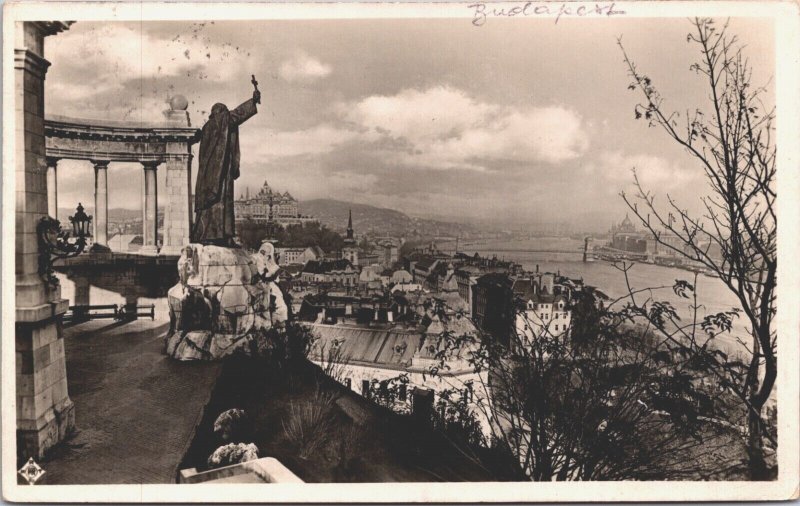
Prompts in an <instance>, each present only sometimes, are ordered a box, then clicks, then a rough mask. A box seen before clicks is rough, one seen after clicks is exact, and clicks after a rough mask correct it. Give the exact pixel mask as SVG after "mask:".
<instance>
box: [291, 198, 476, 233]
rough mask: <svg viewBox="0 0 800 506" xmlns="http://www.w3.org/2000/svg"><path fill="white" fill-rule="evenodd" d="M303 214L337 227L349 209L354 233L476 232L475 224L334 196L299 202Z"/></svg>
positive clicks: (342, 225) (341, 226)
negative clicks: (418, 216)
mask: <svg viewBox="0 0 800 506" xmlns="http://www.w3.org/2000/svg"><path fill="white" fill-rule="evenodd" d="M298 207H299V208H300V212H301V213H302V214H307V215H311V216H313V217H315V218H317V219H318V220H319V221H320V223H322V224H323V225H325V226H327V227H329V228H331V229H333V230H337V231H342V230H344V229H345V228H346V227H347V215H348V211H350V210H352V211H353V229H354V230H355V233H356V235H359V234H363V233H366V232H370V233H372V234H377V235H401V236H406V237H408V236H412V235H415V234H416V235H420V236H426V237H428V236H456V235H461V236H465V235H470V234H474V233H476V232H477V229H476V227H474V226H473V225H469V224H464V223H452V222H447V221H439V220H431V219H426V218H412V217H410V216H408V215H407V214H405V213H402V212H400V211H396V210H394V209H386V208H383V207H376V206H370V205H366V204H354V203H351V202H344V201H341V200H334V199H314V200H307V201H304V202H300V203H299V206H298Z"/></svg>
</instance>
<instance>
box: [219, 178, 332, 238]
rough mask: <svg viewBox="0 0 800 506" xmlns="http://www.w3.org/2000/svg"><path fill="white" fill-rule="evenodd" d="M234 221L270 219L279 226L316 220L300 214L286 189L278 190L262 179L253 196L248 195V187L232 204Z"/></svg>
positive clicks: (295, 202)
mask: <svg viewBox="0 0 800 506" xmlns="http://www.w3.org/2000/svg"><path fill="white" fill-rule="evenodd" d="M233 209H234V212H235V213H236V221H237V222H239V221H245V220H252V221H255V222H256V223H267V222H269V221H270V219H272V220H274V221H275V222H276V223H278V224H279V225H281V226H284V227H285V226H287V225H300V224H302V223H305V222H312V221H317V220H316V218H312V217H311V216H303V215H301V214H300V212H299V210H298V206H297V199H295V198H294V197H292V196H291V195H290V194H289V192H288V191H286V192H283V193H281V192H278V191H274V190H273V189H272V187H270V185H269V183H267V182H266V181H264V185H263V186H262V187H261V189H260V190H259V191H258V193H256V194H255V195H254V196H252V197H251V196H250V188H246V189H245V193H244V194H243V195H240V196H239V198H238V199H237V200H236V201H235V202H234V204H233Z"/></svg>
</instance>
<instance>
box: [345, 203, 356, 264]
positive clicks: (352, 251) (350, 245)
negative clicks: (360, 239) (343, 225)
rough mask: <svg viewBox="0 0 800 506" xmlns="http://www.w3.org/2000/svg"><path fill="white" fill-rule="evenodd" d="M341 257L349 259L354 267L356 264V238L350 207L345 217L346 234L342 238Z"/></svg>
mask: <svg viewBox="0 0 800 506" xmlns="http://www.w3.org/2000/svg"><path fill="white" fill-rule="evenodd" d="M342 258H345V259H347V260H349V261H350V263H351V264H353V266H354V267H356V266H358V247H357V246H356V239H355V237H354V236H353V210H352V209H351V210H350V213H349V215H348V217H347V236H346V237H345V239H344V246H343V247H342Z"/></svg>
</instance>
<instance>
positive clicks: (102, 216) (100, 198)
mask: <svg viewBox="0 0 800 506" xmlns="http://www.w3.org/2000/svg"><path fill="white" fill-rule="evenodd" d="M92 163H93V164H94V219H93V220H92V223H94V244H93V245H92V251H93V252H101V251H109V249H108V164H109V162H108V161H107V160H92Z"/></svg>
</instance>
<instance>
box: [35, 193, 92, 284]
mask: <svg viewBox="0 0 800 506" xmlns="http://www.w3.org/2000/svg"><path fill="white" fill-rule="evenodd" d="M69 221H70V223H71V224H72V230H71V231H64V230H62V229H61V223H60V222H59V221H58V220H57V219H55V218H52V217H50V216H44V217H43V218H42V219H41V220H40V221H39V224H38V225H37V226H36V235H37V238H38V241H39V274H40V275H41V276H42V278H43V279H44V280H45V281H46V282H47V283H49V284H50V285H53V286H55V285H57V284H58V278H56V277H55V275H54V274H53V261H54V260H57V259H59V258H71V257H75V256H78V255H80V254H81V253H82V252H83V250H84V249H85V248H86V238H87V237H91V236H92V234H91V233H90V232H89V226H90V225H91V223H92V217H91V216H88V215H87V214H86V213H85V212H83V205H81V204H80V203H78V208H77V209H76V212H75V215H74V216H70V217H69Z"/></svg>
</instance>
